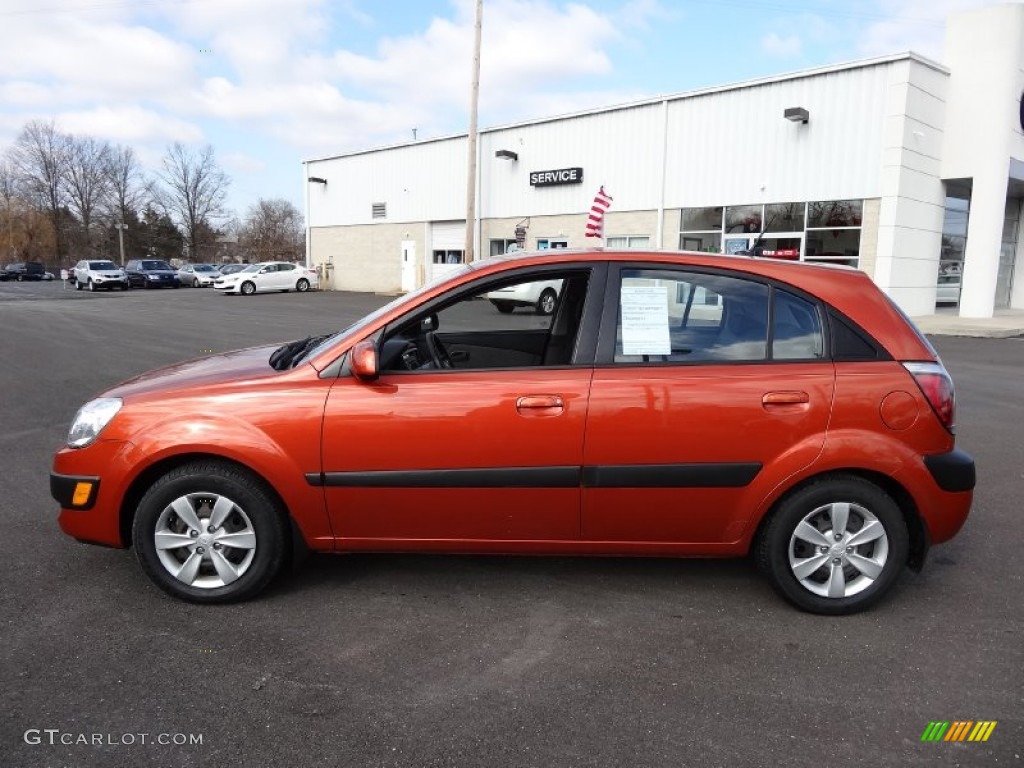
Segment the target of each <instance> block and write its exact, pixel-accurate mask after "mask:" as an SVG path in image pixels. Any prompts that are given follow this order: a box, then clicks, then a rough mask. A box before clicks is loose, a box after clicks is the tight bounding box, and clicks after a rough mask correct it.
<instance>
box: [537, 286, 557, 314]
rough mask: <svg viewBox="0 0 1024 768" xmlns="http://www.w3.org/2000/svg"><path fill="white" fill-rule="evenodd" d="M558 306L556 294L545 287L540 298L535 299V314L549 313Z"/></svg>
mask: <svg viewBox="0 0 1024 768" xmlns="http://www.w3.org/2000/svg"><path fill="white" fill-rule="evenodd" d="M556 306H558V294H557V293H555V292H554V291H553V290H551V289H550V288H545V289H544V290H543V291H542V292H541V294H540V298H539V299H537V308H536V311H537V314H538V315H550V314H551V313H552V312H554V311H555V307H556Z"/></svg>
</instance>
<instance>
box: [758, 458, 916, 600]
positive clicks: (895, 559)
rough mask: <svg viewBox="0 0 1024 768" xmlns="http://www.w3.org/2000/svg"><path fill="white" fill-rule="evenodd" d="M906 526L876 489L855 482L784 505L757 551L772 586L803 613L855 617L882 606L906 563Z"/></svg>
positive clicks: (819, 488)
mask: <svg viewBox="0 0 1024 768" xmlns="http://www.w3.org/2000/svg"><path fill="white" fill-rule="evenodd" d="M908 548H909V535H908V533H907V524H906V521H905V520H904V519H903V514H902V513H901V512H900V509H899V507H898V506H897V505H896V502H895V501H893V499H892V498H891V497H890V496H889V495H888V494H887V493H885V491H883V490H882V489H881V488H879V487H878V486H877V485H875V484H873V483H871V482H869V481H867V480H865V479H863V478H860V477H855V476H852V475H837V476H834V477H829V478H825V479H822V480H819V481H818V482H815V483H812V484H811V485H808V486H806V487H804V488H801V489H800V490H798V491H796V492H795V493H793V494H792V495H791V496H788V497H787V498H785V499H784V500H783V501H782V502H781V503H780V504H779V505H778V506H777V508H776V509H775V511H774V512H773V514H772V517H771V518H770V519H769V520H768V522H767V523H766V524H765V527H764V528H763V529H762V531H761V534H760V536H759V538H758V541H757V542H756V544H755V549H754V553H755V557H756V559H757V563H758V565H759V566H760V568H761V570H762V571H763V572H764V573H765V574H766V576H767V577H768V579H769V581H771V583H772V586H773V587H775V589H776V590H777V591H778V592H779V593H780V594H781V595H782V596H783V597H785V598H786V599H787V600H789V601H790V602H791V603H793V604H794V605H796V606H797V607H798V608H801V609H803V610H805V611H810V612H811V613H820V614H831V615H836V614H846V613H856V612H857V611H861V610H864V609H865V608H868V607H869V606H871V605H873V604H874V603H876V602H877V601H878V600H879V599H880V598H881V597H882V596H883V595H884V594H885V593H886V592H887V591H888V590H889V588H890V587H891V586H892V585H893V583H894V582H895V581H896V579H897V578H898V577H899V574H900V571H901V570H902V569H903V566H904V564H906V562H907V552H908Z"/></svg>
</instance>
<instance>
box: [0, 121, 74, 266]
mask: <svg viewBox="0 0 1024 768" xmlns="http://www.w3.org/2000/svg"><path fill="white" fill-rule="evenodd" d="M10 158H11V163H12V165H13V167H14V169H15V173H16V175H17V177H18V182H19V184H20V185H21V187H22V189H23V190H24V191H25V194H26V196H27V197H28V198H29V200H30V201H31V202H33V203H35V204H36V205H38V206H39V208H41V209H42V210H43V211H45V212H46V214H47V215H48V216H49V218H50V222H51V224H52V225H53V235H54V249H55V251H56V257H57V261H58V262H59V263H63V260H64V252H65V237H64V231H63V230H64V227H63V226H62V224H63V219H64V217H65V204H66V203H67V194H66V192H65V189H64V175H65V173H66V168H67V163H68V157H67V137H66V136H65V135H64V134H63V133H61V132H60V131H58V130H57V126H56V124H55V123H54V121H53V120H50V121H49V122H46V121H43V120H33V121H31V122H29V123H28V124H26V125H25V127H24V128H22V130H21V133H20V134H18V138H17V139H16V140H15V142H14V146H13V147H12V149H11V154H10Z"/></svg>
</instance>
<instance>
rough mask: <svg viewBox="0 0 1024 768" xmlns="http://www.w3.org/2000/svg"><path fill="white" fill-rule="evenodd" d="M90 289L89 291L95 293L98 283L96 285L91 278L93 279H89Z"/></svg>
mask: <svg viewBox="0 0 1024 768" xmlns="http://www.w3.org/2000/svg"><path fill="white" fill-rule="evenodd" d="M88 288H89V290H90V291H93V292H95V290H96V283H94V282H93V281H92V278H91V277H90V278H89V285H88Z"/></svg>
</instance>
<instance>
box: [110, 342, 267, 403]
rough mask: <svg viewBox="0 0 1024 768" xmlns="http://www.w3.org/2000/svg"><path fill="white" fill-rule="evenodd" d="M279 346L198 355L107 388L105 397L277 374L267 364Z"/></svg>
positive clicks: (191, 387)
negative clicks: (203, 355) (204, 355)
mask: <svg viewBox="0 0 1024 768" xmlns="http://www.w3.org/2000/svg"><path fill="white" fill-rule="evenodd" d="M278 346H280V345H278V344H270V345H267V346H263V347H250V348H249V349H240V350H238V351H236V352H225V353H223V354H219V355H209V356H207V357H199V358H196V359H194V360H186V361H184V362H182V363H175V364H174V365H169V366H167V367H165V368H157V369H156V370H152V371H147V372H146V373H143V374H141V375H139V376H136V377H135V378H133V379H128V380H127V381H125V382H122V383H121V384H118V385H117V386H116V387H114V388H113V389H111V390H109V391H107V392H106V393H105V396H107V397H122V398H125V399H132V398H136V397H140V396H143V395H152V394H164V393H169V392H177V391H181V390H185V389H195V388H199V387H216V386H217V385H219V384H228V383H230V384H233V385H238V384H240V383H242V382H245V381H254V380H257V379H263V378H269V377H271V376H276V375H279V373H278V371H275V370H274V369H273V368H271V367H270V362H269V360H270V355H271V353H272V352H273V351H274V350H275V349H277V347H278Z"/></svg>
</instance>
